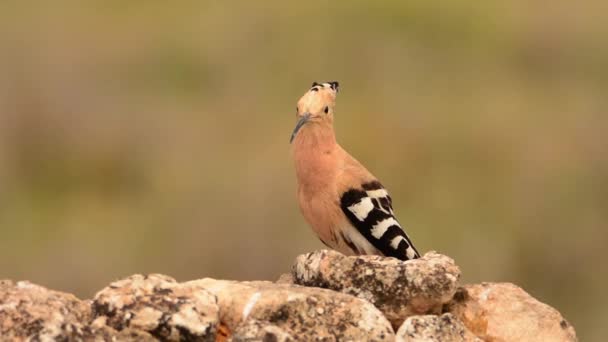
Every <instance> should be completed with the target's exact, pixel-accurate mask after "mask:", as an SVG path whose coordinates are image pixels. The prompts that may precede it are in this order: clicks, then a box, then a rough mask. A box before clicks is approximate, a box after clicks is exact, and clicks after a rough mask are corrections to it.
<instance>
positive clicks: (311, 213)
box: [290, 81, 420, 260]
mask: <svg viewBox="0 0 608 342" xmlns="http://www.w3.org/2000/svg"><path fill="white" fill-rule="evenodd" d="M338 91H339V82H337V81H331V82H323V83H317V82H313V83H312V86H311V87H310V89H308V91H306V93H304V95H303V96H302V97H301V98H300V100H299V101H298V103H297V107H296V126H295V128H294V130H293V132H292V134H291V138H290V144H291V151H292V156H293V160H294V164H295V172H296V180H297V199H298V204H299V207H300V211H301V212H302V215H303V216H304V218H305V220H306V221H307V222H308V224H309V225H310V226H311V228H312V230H313V231H314V232H315V233H316V234H317V236H318V237H319V239H320V240H321V242H322V243H323V244H325V245H326V246H327V247H329V248H331V249H334V250H337V251H339V252H341V253H342V254H345V255H381V256H386V257H394V258H397V259H400V260H411V259H416V258H419V257H420V254H419V253H418V250H417V249H416V248H415V247H414V245H413V243H412V241H411V239H410V237H409V236H408V235H407V233H406V232H405V231H404V230H403V229H402V227H401V225H400V224H399V222H398V221H397V219H396V218H395V214H394V212H393V205H392V199H391V197H390V196H389V194H388V191H387V190H386V189H385V188H384V186H382V184H381V183H380V181H378V179H377V178H376V177H375V176H374V175H373V174H372V173H371V172H369V171H368V170H367V169H366V168H365V166H363V165H362V164H361V163H360V162H359V161H357V160H356V159H355V158H354V157H352V156H351V155H350V154H349V153H348V152H346V151H345V150H344V149H343V148H342V147H341V146H340V145H339V144H338V143H337V142H336V135H335V132H334V125H333V123H334V109H335V105H336V95H337V94H338Z"/></svg>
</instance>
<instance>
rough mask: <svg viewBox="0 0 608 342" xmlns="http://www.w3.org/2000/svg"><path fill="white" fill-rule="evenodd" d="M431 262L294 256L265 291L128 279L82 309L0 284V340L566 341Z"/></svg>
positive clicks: (551, 323)
mask: <svg viewBox="0 0 608 342" xmlns="http://www.w3.org/2000/svg"><path fill="white" fill-rule="evenodd" d="M459 278H460V270H459V268H458V266H456V264H455V263H454V261H453V260H452V259H450V258H449V257H446V256H444V255H440V254H437V253H435V252H429V253H427V254H426V255H424V256H423V257H422V258H420V259H417V260H411V261H406V262H402V261H399V260H397V259H393V258H383V257H378V256H358V257H348V256H344V255H342V254H339V253H337V252H334V251H327V250H322V251H317V252H313V253H309V254H305V255H301V256H299V257H298V258H297V259H296V261H295V263H294V265H293V267H292V270H291V273H289V274H285V275H283V276H281V277H280V279H279V280H278V281H277V282H268V281H251V282H237V281H228V280H215V279H210V278H205V279H199V280H193V281H188V282H183V283H179V282H177V281H176V280H175V279H173V278H171V277H168V276H165V275H160V274H150V275H146V276H144V275H133V276H130V277H128V278H125V279H122V280H119V281H116V282H114V283H111V284H110V285H108V286H107V287H106V288H104V289H102V290H101V291H99V292H98V293H97V294H96V295H95V298H93V299H92V300H80V299H78V298H76V297H75V296H73V295H71V294H67V293H62V292H57V291H53V290H49V289H46V288H44V287H42V286H38V285H34V284H32V283H29V282H27V281H20V282H16V283H14V282H12V281H10V280H4V281H0V336H1V339H2V340H11V341H12V340H31V341H56V340H63V341H180V340H181V341H277V342H278V341H311V340H313V341H314V340H317V341H576V340H577V339H576V333H575V332H574V328H573V327H572V326H571V325H570V324H569V323H568V322H567V321H566V320H565V319H564V318H563V317H562V315H561V314H560V313H559V312H558V311H556V310H555V309H553V308H552V307H550V306H548V305H546V304H543V303H541V302H539V301H537V300H536V299H534V298H533V297H531V296H530V295H529V294H527V293H526V292H525V291H524V290H522V289H521V288H519V287H517V286H515V285H513V284H509V283H482V284H473V285H464V286H459V285H458V279H459Z"/></svg>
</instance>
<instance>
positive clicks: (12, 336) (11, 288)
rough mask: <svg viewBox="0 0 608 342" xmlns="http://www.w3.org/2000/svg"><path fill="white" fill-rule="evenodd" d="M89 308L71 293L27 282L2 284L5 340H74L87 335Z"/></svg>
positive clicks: (0, 317) (0, 323)
mask: <svg viewBox="0 0 608 342" xmlns="http://www.w3.org/2000/svg"><path fill="white" fill-rule="evenodd" d="M89 318H90V313H89V306H88V305H87V303H85V302H84V301H81V300H80V299H78V298H76V297H75V296H73V295H71V294H67V293H62V292H57V291H52V290H48V289H46V288H44V287H42V286H38V285H35V284H32V283H30V282H27V281H20V282H17V283H13V282H11V281H8V280H1V281H0V336H2V340H10V341H12V340H33V341H55V340H74V339H79V338H82V336H84V335H85V334H86V332H85V329H84V328H85V326H86V324H87V322H88V321H89Z"/></svg>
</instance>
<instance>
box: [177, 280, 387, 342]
mask: <svg viewBox="0 0 608 342" xmlns="http://www.w3.org/2000/svg"><path fill="white" fill-rule="evenodd" d="M190 283H195V284H196V285H198V286H201V287H204V288H205V289H207V290H208V291H210V292H211V293H213V294H214V295H216V296H217V298H218V303H219V306H220V319H221V321H222V322H223V323H224V324H226V325H227V326H228V328H229V330H231V331H235V332H237V333H238V334H237V335H239V336H245V335H246V334H245V333H244V331H251V330H252V328H251V327H248V328H244V327H243V324H248V321H249V320H255V321H258V322H267V323H268V327H269V329H272V330H273V331H283V332H285V333H286V334H282V333H277V334H276V335H277V338H279V340H281V339H285V340H289V336H292V337H294V338H297V339H298V340H301V339H302V338H304V337H305V336H306V339H309V340H313V341H314V340H318V341H321V340H322V341H362V340H363V341H365V340H373V341H392V340H394V332H393V329H392V327H391V325H390V323H389V322H388V320H387V319H386V318H385V317H384V316H383V315H382V313H381V312H380V311H379V310H378V309H376V308H375V307H374V306H373V305H372V304H370V303H369V302H366V301H364V300H361V299H359V298H356V297H353V296H350V295H346V294H342V293H336V292H333V291H330V290H325V289H319V288H306V287H301V286H294V285H286V284H275V283H271V282H265V281H254V282H236V281H227V280H215V279H209V278H206V279H201V280H195V281H192V282H190ZM186 284H187V283H186ZM254 328H255V326H254ZM276 328H278V329H280V330H276ZM256 329H257V328H256ZM253 331H255V329H253ZM260 331H262V330H260ZM262 332H263V331H262ZM262 332H260V334H261V333H262ZM247 334H257V333H247ZM264 334H265V333H264Z"/></svg>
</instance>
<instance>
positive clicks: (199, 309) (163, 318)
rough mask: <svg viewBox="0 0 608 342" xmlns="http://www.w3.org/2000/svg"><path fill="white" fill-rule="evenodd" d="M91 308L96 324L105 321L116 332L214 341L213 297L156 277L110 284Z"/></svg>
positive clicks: (215, 308)
mask: <svg viewBox="0 0 608 342" xmlns="http://www.w3.org/2000/svg"><path fill="white" fill-rule="evenodd" d="M92 308H93V313H94V316H95V317H96V321H97V320H104V319H105V322H104V323H105V324H107V325H108V326H110V327H112V328H114V329H116V330H118V331H122V330H124V329H126V328H130V329H132V330H140V331H144V332H148V333H149V334H151V335H153V336H155V337H157V338H159V339H162V340H165V341H178V340H184V339H186V340H191V341H214V340H215V335H216V330H217V326H218V323H219V308H218V305H217V299H216V298H215V296H214V295H212V294H211V293H209V292H208V291H206V290H205V289H204V288H201V287H198V286H196V285H194V284H192V283H185V284H179V283H177V282H176V281H175V280H174V279H172V278H170V277H167V276H163V275H159V274H152V275H149V276H142V275H134V276H131V277H129V278H126V279H123V280H120V281H116V282H114V283H112V284H110V286H108V287H106V288H105V289H103V290H101V291H100V292H98V293H97V295H96V296H95V299H94V300H93V304H92ZM100 325H101V323H100Z"/></svg>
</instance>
